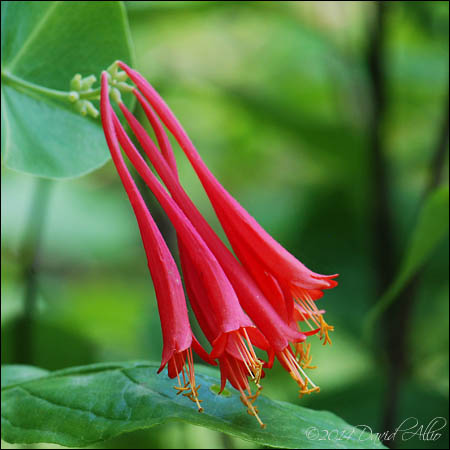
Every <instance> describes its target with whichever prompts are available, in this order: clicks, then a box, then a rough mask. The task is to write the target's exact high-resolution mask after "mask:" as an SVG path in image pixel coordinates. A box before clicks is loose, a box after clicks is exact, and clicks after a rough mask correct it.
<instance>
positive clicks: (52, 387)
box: [2, 362, 384, 448]
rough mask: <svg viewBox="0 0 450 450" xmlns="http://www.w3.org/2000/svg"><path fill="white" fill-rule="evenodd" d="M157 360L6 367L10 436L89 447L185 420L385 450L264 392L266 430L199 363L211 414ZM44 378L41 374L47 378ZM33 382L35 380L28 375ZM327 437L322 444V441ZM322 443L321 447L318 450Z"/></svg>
mask: <svg viewBox="0 0 450 450" xmlns="http://www.w3.org/2000/svg"><path fill="white" fill-rule="evenodd" d="M157 368H158V365H157V364H155V363H146V362H135V363H118V364H112V363H111V364H108V363H106V364H94V365H90V366H84V367H75V368H71V369H66V370H61V371H58V372H47V373H45V372H44V371H42V370H41V369H37V368H34V369H33V368H30V367H28V366H4V367H3V368H2V437H3V439H4V440H6V441H8V442H12V443H36V442H53V443H57V444H61V445H66V446H88V445H92V444H94V443H96V442H99V441H103V440H106V439H109V438H112V437H114V436H118V435H120V434H122V433H126V432H129V431H134V430H138V429H143V428H148V427H152V426H154V425H158V424H162V423H164V422H166V421H168V420H181V421H186V422H190V423H193V424H196V425H201V426H204V427H207V428H212V429H214V430H219V431H223V432H225V433H228V434H231V435H235V436H239V437H241V438H243V439H247V440H250V441H253V442H256V443H259V444H262V445H266V446H271V447H281V448H384V447H383V446H382V445H381V444H380V443H379V441H378V440H377V438H376V437H375V436H370V435H368V434H367V433H365V432H363V431H361V430H359V429H357V428H353V427H351V426H350V425H348V424H346V423H345V422H344V421H343V420H342V419H340V418H338V417H336V416H335V415H334V414H332V413H329V412H325V411H313V410H310V409H307V408H303V407H300V406H295V405H292V404H290V403H285V402H278V401H273V400H270V399H268V398H267V397H264V396H263V395H261V396H260V397H259V398H258V401H257V404H258V407H259V409H260V415H261V417H262V419H263V420H264V422H266V424H267V429H265V430H262V429H261V428H260V427H259V425H258V423H257V422H256V420H255V419H254V418H253V417H251V416H249V415H248V414H247V413H246V411H245V408H244V406H243V405H242V403H241V402H240V399H239V394H238V393H237V392H236V391H234V390H232V391H227V393H226V395H218V394H217V389H216V386H217V385H218V384H220V381H219V379H218V378H217V376H216V375H214V376H212V375H211V374H213V373H214V371H212V370H211V369H209V370H207V369H203V368H200V367H199V366H198V367H197V369H198V370H196V380H197V382H198V383H199V384H201V386H202V388H201V389H200V391H199V393H200V394H201V399H202V400H203V403H202V406H203V407H204V409H205V411H204V412H203V413H199V412H198V411H197V407H196V405H195V404H193V403H191V402H190V401H189V400H188V399H187V398H185V397H183V396H177V395H176V392H175V390H174V389H173V388H172V386H173V385H174V380H170V379H169V378H168V377H167V373H166V371H164V372H163V373H162V374H160V375H156V370H157ZM39 375H41V376H39ZM28 377H29V379H28V380H27V378H28ZM321 439H322V440H321ZM318 444H319V445H318Z"/></svg>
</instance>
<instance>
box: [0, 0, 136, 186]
mask: <svg viewBox="0 0 450 450" xmlns="http://www.w3.org/2000/svg"><path fill="white" fill-rule="evenodd" d="M1 7H2V29H1V52H2V56H1V65H2V89H1V91H2V92H1V94H2V101H1V108H2V160H3V162H4V164H5V165H6V166H8V167H10V168H12V169H15V170H20V171H23V172H27V173H31V174H33V175H38V176H44V177H51V178H66V177H74V176H79V175H82V174H84V173H86V172H89V171H92V170H93V169H95V168H97V167H99V166H101V165H102V164H104V163H105V162H106V161H107V159H108V157H109V153H108V149H107V147H106V143H105V138H104V136H103V132H102V129H101V126H100V120H99V119H97V120H95V119H92V118H87V117H82V116H81V115H80V114H78V113H77V112H76V111H75V110H74V108H73V104H71V103H70V102H68V101H67V100H66V99H64V98H60V97H58V94H57V93H58V92H62V91H66V92H67V91H69V87H70V80H71V79H72V77H73V76H74V75H75V74H76V73H81V74H82V75H83V76H87V75H90V74H94V75H96V76H97V77H98V76H99V75H100V72H101V71H102V70H104V69H105V68H107V67H108V66H109V65H110V64H111V63H112V62H113V61H114V60H116V59H124V60H125V61H129V62H131V59H132V58H131V44H130V38H129V30H128V23H127V19H126V15H125V11H124V7H123V5H122V2H100V1H98V2H97V1H84V2H83V1H77V2H41V1H39V2H21V1H4V2H2V5H1Z"/></svg>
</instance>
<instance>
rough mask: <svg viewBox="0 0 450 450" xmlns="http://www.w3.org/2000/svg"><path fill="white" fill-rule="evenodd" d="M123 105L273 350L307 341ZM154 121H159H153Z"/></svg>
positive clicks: (142, 169)
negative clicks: (272, 302) (230, 247)
mask: <svg viewBox="0 0 450 450" xmlns="http://www.w3.org/2000/svg"><path fill="white" fill-rule="evenodd" d="M135 94H136V96H137V97H138V99H139V101H142V100H143V99H142V97H141V96H140V94H139V93H138V92H137V91H135ZM144 102H145V100H144ZM119 106H120V108H121V110H122V112H123V113H124V116H125V118H126V119H127V121H128V123H129V125H130V127H131V129H132V130H133V131H134V133H135V135H136V137H137V138H138V140H139V142H140V144H141V145H142V147H143V149H144V151H145V152H146V154H147V156H148V157H149V159H150V161H151V162H152V164H153V165H154V166H155V168H156V170H157V172H158V174H159V175H160V176H161V179H162V180H163V181H164V183H165V185H166V186H167V188H168V190H169V192H170V193H171V195H172V196H173V198H174V200H175V201H176V202H177V204H178V206H179V207H180V208H181V209H182V210H183V212H184V213H185V214H186V216H187V217H188V218H189V220H190V221H191V223H192V224H193V225H194V226H195V228H196V230H197V231H198V233H199V234H200V235H201V237H202V238H203V240H204V241H205V243H206V244H207V245H208V247H209V248H210V250H211V251H212V252H213V253H214V255H215V256H216V258H217V260H218V261H219V263H220V264H221V266H222V269H223V270H224V271H225V273H226V275H227V277H228V279H229V280H230V281H231V283H232V284H233V287H234V289H235V291H236V293H237V295H238V298H239V301H240V303H241V305H242V306H243V308H244V309H245V311H246V312H247V313H248V314H249V316H250V317H251V319H252V320H253V321H254V323H255V324H256V325H257V327H258V328H259V329H260V330H261V332H262V333H263V334H264V335H265V337H266V338H267V340H268V341H269V343H270V345H271V346H272V347H273V349H274V350H275V351H282V350H283V349H284V348H286V347H287V345H288V344H289V341H299V340H300V341H301V340H304V339H305V337H304V336H302V335H301V334H299V333H297V332H295V331H293V330H292V329H291V328H290V327H288V326H287V325H286V323H285V322H283V320H282V319H281V318H280V317H279V316H278V314H277V313H276V311H275V310H274V308H273V307H272V306H271V305H270V304H269V302H268V301H267V300H266V299H265V298H264V295H263V294H262V292H261V291H260V290H259V289H258V287H257V285H256V284H255V283H254V280H253V279H252V278H251V277H250V276H249V274H248V273H247V271H246V270H245V269H244V268H243V267H242V266H241V265H240V264H239V262H238V261H237V260H236V259H235V258H234V256H233V255H232V253H231V252H230V251H229V250H228V248H227V247H226V246H225V245H224V244H223V242H222V241H221V240H220V239H219V237H218V236H217V235H216V233H215V232H214V230H213V229H212V228H211V227H210V225H209V224H208V222H206V220H205V219H204V218H203V216H202V215H201V213H200V212H199V211H198V210H197V208H196V207H195V205H194V204H193V203H192V201H191V199H190V198H189V196H188V195H187V194H186V192H185V191H184V189H183V187H182V186H181V184H180V183H179V181H178V178H177V175H176V173H174V171H173V169H171V168H170V167H169V166H168V164H167V163H166V161H165V160H164V158H163V156H162V155H161V154H160V153H159V151H158V149H157V148H156V146H155V145H154V143H153V141H152V140H151V138H150V136H148V134H147V133H146V131H145V130H144V128H143V127H142V125H141V124H140V123H139V122H138V121H137V119H136V118H135V117H134V116H133V115H132V114H131V113H130V111H128V109H127V108H126V106H125V105H124V104H123V103H120V104H119ZM143 106H144V107H145V108H144V110H145V112H146V113H147V114H149V118H150V120H151V122H152V116H151V114H152V111H151V110H150V109H149V108H148V105H147V104H145V103H143ZM153 119H154V117H153ZM153 123H155V122H154V121H153ZM155 131H156V130H155ZM162 132H163V133H164V130H162ZM158 134H159V133H158ZM158 134H157V135H158ZM160 142H162V141H160ZM165 142H166V141H165ZM170 152H171V149H170V146H169V147H166V149H165V153H170ZM128 157H129V158H130V160H131V162H132V163H133V165H134V166H135V167H136V169H137V171H138V172H139V174H140V175H141V176H142V178H143V179H144V180H146V179H147V178H148V177H149V176H151V172H150V169H149V168H148V167H147V165H146V164H145V162H143V160H142V158H140V156H139V155H138V154H137V153H136V152H133V153H132V154H128ZM149 172H150V173H149Z"/></svg>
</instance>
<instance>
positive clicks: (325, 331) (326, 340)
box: [319, 316, 334, 345]
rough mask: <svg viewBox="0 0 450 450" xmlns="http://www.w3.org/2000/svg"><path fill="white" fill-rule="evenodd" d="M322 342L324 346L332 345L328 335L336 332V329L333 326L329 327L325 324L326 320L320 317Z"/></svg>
mask: <svg viewBox="0 0 450 450" xmlns="http://www.w3.org/2000/svg"><path fill="white" fill-rule="evenodd" d="M319 318H320V340H322V339H323V345H327V344H330V345H331V339H330V336H329V335H328V332H329V331H334V327H333V326H332V325H328V324H327V323H326V322H325V319H324V318H323V317H322V316H320V317H319Z"/></svg>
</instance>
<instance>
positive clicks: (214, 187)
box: [119, 62, 337, 344]
mask: <svg viewBox="0 0 450 450" xmlns="http://www.w3.org/2000/svg"><path fill="white" fill-rule="evenodd" d="M119 66H120V67H121V68H122V69H123V70H124V71H125V72H126V73H127V74H128V76H129V77H130V79H131V80H132V81H133V82H134V83H135V84H136V86H137V87H138V88H139V90H140V91H141V92H142V94H143V95H144V96H145V98H146V99H147V100H148V101H149V102H150V104H151V105H152V107H153V108H154V109H155V111H156V113H157V114H158V115H159V117H160V118H161V120H162V122H163V123H164V124H165V125H166V127H167V128H168V129H169V131H170V132H171V133H172V134H173V136H174V137H175V139H176V140H177V142H178V143H179V144H180V146H181V148H182V149H183V151H184V152H185V154H186V156H187V158H188V159H189V161H190V162H191V164H192V166H193V168H194V170H195V171H196V173H197V175H198V177H199V179H200V181H201V183H202V185H203V187H204V189H205V191H206V193H207V195H208V197H209V199H210V201H211V204H212V206H213V208H214V210H215V211H216V214H217V216H218V218H219V220H220V222H221V224H222V226H223V228H224V231H225V233H226V234H227V237H228V238H229V240H230V244H231V245H232V247H233V250H234V251H235V253H236V255H237V256H238V257H239V259H240V260H241V262H242V264H243V265H244V266H245V267H246V268H247V270H248V271H249V272H250V273H251V274H252V276H253V277H254V279H255V280H256V282H257V283H258V284H259V286H260V288H261V290H262V291H263V292H264V293H265V294H266V295H268V293H271V295H268V297H270V298H271V300H272V301H274V302H276V304H277V305H278V306H277V307H279V308H285V313H286V314H287V316H288V319H289V320H290V319H292V317H293V312H294V302H295V303H296V304H298V305H299V306H301V307H302V308H303V309H304V310H305V311H306V312H307V313H308V315H309V319H310V320H307V321H306V323H308V324H309V325H310V327H311V328H314V326H313V325H312V324H311V323H310V322H312V323H313V324H314V325H316V326H317V327H319V328H320V330H321V333H320V336H321V338H323V339H324V344H326V343H327V342H330V339H329V336H328V332H329V331H330V330H332V329H333V327H330V326H329V325H328V324H327V323H326V322H325V320H324V319H323V315H322V314H321V313H320V311H319V309H318V308H317V307H316V305H315V303H314V300H317V299H318V298H319V297H321V296H322V290H323V289H330V288H333V287H335V286H336V285H337V282H336V281H335V280H334V279H333V278H335V277H337V275H321V274H317V273H315V272H312V271H311V270H309V269H308V268H307V267H306V266H304V265H303V264H302V263H301V262H300V261H299V260H298V259H296V258H295V257H294V256H293V255H292V254H291V253H289V252H288V251H287V250H286V249H285V248H283V247H282V246H281V245H280V244H279V243H278V242H277V241H275V240H274V239H273V238H272V237H271V236H270V235H269V234H268V233H267V232H266V231H265V230H264V229H263V228H262V227H261V226H260V225H259V224H258V223H257V222H256V220H255V219H254V218H253V217H252V216H251V215H250V214H249V213H248V212H247V211H246V210H245V209H244V208H243V207H242V206H241V205H240V204H239V203H238V202H237V201H236V200H235V199H234V198H233V197H232V196H231V195H230V194H229V193H228V192H227V191H226V190H225V189H224V187H223V186H222V185H221V184H220V183H219V182H218V181H217V179H216V178H215V177H214V175H213V174H212V173H211V171H210V170H209V169H208V167H207V166H206V165H205V163H204V162H203V160H202V159H201V157H200V155H199V153H198V152H197V150H196V149H195V147H194V145H193V144H192V142H191V140H190V139H189V137H188V135H187V134H186V132H185V131H184V129H183V127H182V126H181V124H180V123H179V121H178V120H177V119H176V117H175V116H174V114H173V113H172V111H171V110H170V108H169V107H168V106H167V105H166V103H165V102H164V100H163V99H162V98H161V97H160V96H159V94H158V93H157V92H156V90H155V89H154V88H153V87H152V86H151V85H150V84H149V83H148V81H147V80H145V78H143V77H142V76H141V75H140V74H139V73H138V72H136V71H135V70H133V69H131V68H130V67H128V66H127V65H126V64H124V63H122V62H120V63H119ZM276 299H278V300H276ZM283 304H284V305H285V306H284V307H283V306H281V305H283ZM244 308H245V306H244ZM249 314H250V315H251V313H250V312H249Z"/></svg>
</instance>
